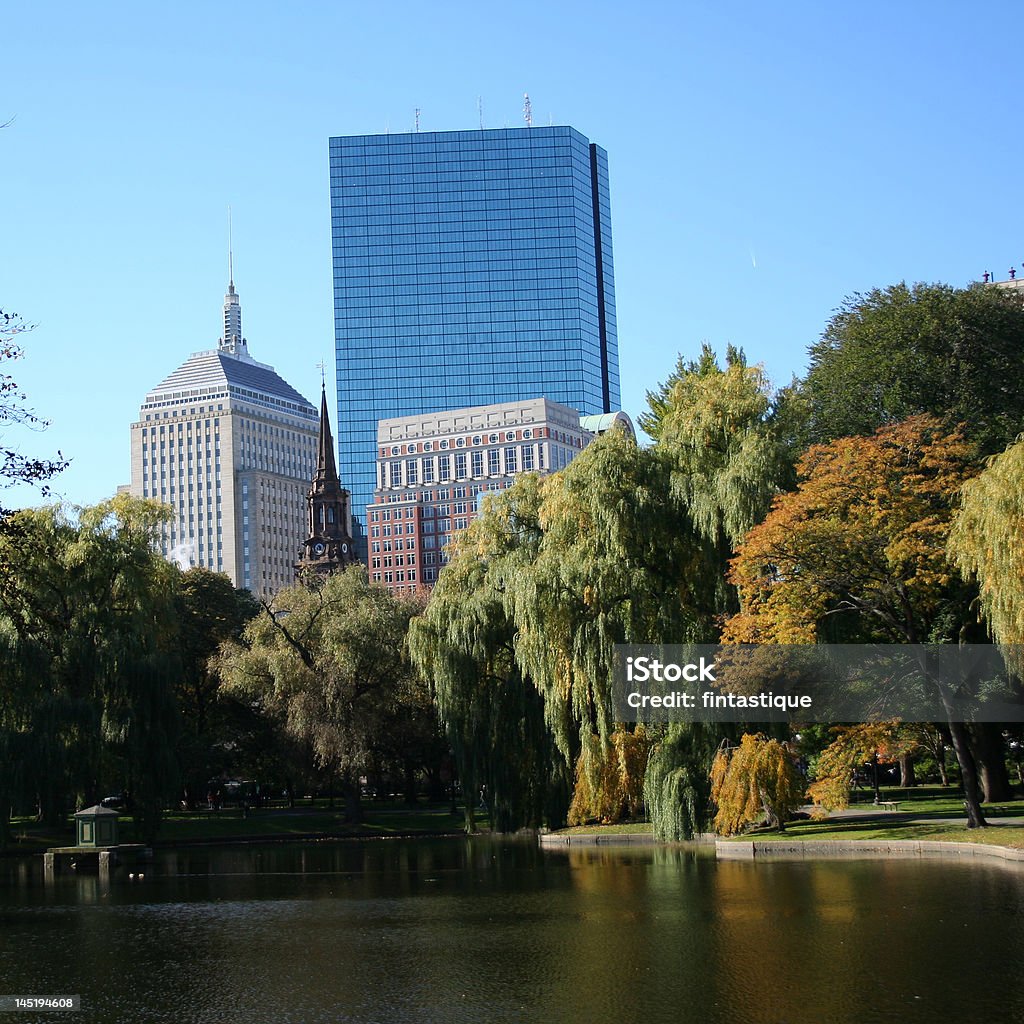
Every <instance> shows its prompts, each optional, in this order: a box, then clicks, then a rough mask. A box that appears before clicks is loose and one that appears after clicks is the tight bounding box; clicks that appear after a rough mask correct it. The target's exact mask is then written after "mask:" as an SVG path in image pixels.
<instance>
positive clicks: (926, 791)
mask: <svg viewBox="0 0 1024 1024" xmlns="http://www.w3.org/2000/svg"><path fill="white" fill-rule="evenodd" d="M911 793H913V795H912V796H911V795H910V794H911ZM860 798H861V799H860V801H859V802H858V803H854V804H851V805H850V808H849V810H848V811H847V812H845V816H842V817H831V818H825V819H821V820H815V819H810V820H800V821H793V822H790V823H789V824H788V825H787V826H786V831H785V832H777V831H772V830H768V829H755V830H753V831H750V832H746V833H744V834H743V835H741V836H736V837H734V838H735V839H736V840H739V841H743V840H746V841H750V840H752V839H754V840H757V841H758V842H773V841H779V840H782V841H789V842H791V841H792V840H794V839H801V840H802V839H808V840H815V839H819V840H820V839H873V840H878V839H928V840H936V841H941V842H957V843H988V844H991V845H994V846H1010V847H1014V848H1017V849H1021V848H1024V823H1018V822H1010V823H1005V824H1000V819H1003V818H1024V800H1007V801H1005V802H1003V803H1000V804H996V805H991V804H984V805H982V810H983V812H984V814H985V817H986V819H987V820H988V822H989V827H988V828H984V829H968V828H967V827H966V826H965V825H961V824H959V823H957V824H954V821H958V820H963V818H964V817H965V812H964V805H963V798H962V797H961V796H959V795H958V794H957V792H956V791H955V790H950V789H942V788H939V787H928V788H925V787H921V788H920V789H918V790H910V791H908V790H904V789H895V788H892V789H890V788H887V787H886V788H883V789H882V799H883V800H898V801H899V805H900V808H899V810H898V811H885V810H882V809H881V808H880V807H875V806H874V805H873V804H872V803H871V799H872V795H871V794H868V795H866V796H865V794H864V793H861V794H860ZM840 813H843V812H840ZM650 831H651V825H650V823H649V822H633V823H628V824H622V825H580V826H577V827H575V828H567V829H562V830H560V834H563V835H593V834H600V835H615V834H617V833H618V834H622V833H629V832H650Z"/></svg>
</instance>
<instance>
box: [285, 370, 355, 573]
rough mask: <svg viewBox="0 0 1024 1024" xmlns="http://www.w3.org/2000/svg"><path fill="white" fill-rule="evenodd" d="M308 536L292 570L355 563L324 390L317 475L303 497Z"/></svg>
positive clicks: (349, 514)
mask: <svg viewBox="0 0 1024 1024" xmlns="http://www.w3.org/2000/svg"><path fill="white" fill-rule="evenodd" d="M306 505H307V508H308V512H309V516H308V536H307V537H306V540H305V542H304V543H303V545H302V550H301V551H300V552H299V560H298V562H296V563H295V571H296V573H297V574H298V575H299V576H300V577H301V576H303V575H305V574H308V573H310V572H313V573H317V574H319V575H327V574H328V573H331V572H336V571H337V570H339V569H344V568H346V567H347V566H349V565H351V564H352V563H353V562H355V561H357V558H356V552H355V544H354V543H353V541H352V510H351V502H350V499H349V493H348V491H346V490H345V488H344V487H342V486H341V481H340V480H339V479H338V467H337V463H336V461H335V458H334V438H333V437H332V436H331V421H330V419H329V417H328V414H327V391H326V389H325V388H322V389H321V392H320V444H319V450H318V453H317V464H316V472H315V473H314V474H313V481H312V484H311V485H310V488H309V494H308V495H307V496H306Z"/></svg>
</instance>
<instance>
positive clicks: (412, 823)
mask: <svg viewBox="0 0 1024 1024" xmlns="http://www.w3.org/2000/svg"><path fill="white" fill-rule="evenodd" d="M363 814H364V820H363V823H362V824H360V825H348V824H345V822H344V820H343V811H342V809H341V807H340V804H339V806H338V809H337V810H330V809H329V808H328V807H327V806H326V805H325V804H323V803H317V804H312V805H309V806H301V807H296V808H294V809H289V808H264V809H260V810H250V811H249V812H248V813H247V814H243V813H242V810H241V809H240V808H235V807H232V808H226V809H224V810H221V811H218V812H212V811H208V810H200V811H193V812H188V813H186V812H180V813H173V814H169V815H167V816H166V817H165V818H164V821H163V825H162V826H161V828H160V835H159V839H158V841H157V845H160V844H161V843H188V842H215V841H217V840H219V839H223V840H245V839H257V838H267V837H269V838H274V839H287V838H289V837H298V836H309V835H316V836H352V837H360V836H366V837H370V836H398V835H425V834H433V835H437V834H446V835H447V834H451V835H455V834H458V833H460V832H461V831H462V826H463V817H462V813H461V811H460V812H459V814H458V816H454V817H453V815H452V813H451V808H450V807H449V806H448V805H447V804H445V805H444V806H427V805H426V804H420V805H418V806H416V807H414V808H407V807H405V806H404V805H401V804H378V805H374V804H367V805H364V806H363ZM477 822H478V827H484V828H485V827H486V826H487V817H486V815H478V816H477ZM11 832H12V834H13V836H14V842H12V843H11V844H10V845H9V847H8V850H9V852H13V853H17V852H19V851H24V852H27V853H31V852H36V851H39V850H45V849H47V848H48V847H51V846H70V845H71V844H72V843H73V842H74V826H73V824H72V823H71V821H70V819H69V822H68V824H67V825H66V826H65V827H64V828H43V827H42V826H39V825H37V824H36V823H35V822H34V821H32V820H31V819H15V820H14V821H13V822H12V823H11ZM120 839H121V841H122V842H126V843H131V842H137V841H138V840H137V838H136V835H135V827H134V824H133V823H132V820H131V817H130V815H124V816H123V817H122V819H121V828H120Z"/></svg>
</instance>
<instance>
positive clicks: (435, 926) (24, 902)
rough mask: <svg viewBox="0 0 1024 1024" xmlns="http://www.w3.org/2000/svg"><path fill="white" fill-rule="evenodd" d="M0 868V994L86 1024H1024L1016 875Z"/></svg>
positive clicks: (1023, 902)
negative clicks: (28, 997) (60, 1008)
mask: <svg viewBox="0 0 1024 1024" xmlns="http://www.w3.org/2000/svg"><path fill="white" fill-rule="evenodd" d="M0 870H2V871H3V874H2V875H0V978H2V979H3V982H2V984H0V991H2V992H5V993H14V992H24V993H41V992H56V991H58V990H59V991H62V992H79V993H81V995H82V996H83V1003H84V1005H85V1006H86V1009H85V1010H84V1011H83V1012H82V1013H81V1014H79V1015H77V1016H76V1017H75V1020H76V1021H77V1022H83V1021H90V1022H91V1021H97V1022H106V1021H123V1020H128V1019H133V1020H152V1021H163V1020H167V1021H196V1022H200V1021H201V1022H207V1021H210V1022H213V1021H225V1020H246V1021H256V1022H263V1021H268V1022H269V1021H275V1022H276V1021H293V1020H294V1021H304V1022H312V1021H352V1022H370V1021H381V1022H389V1024H391V1022H406V1021H409V1022H412V1021H416V1022H424V1021H426V1022H432V1021H437V1022H449V1021H456V1022H457V1021H474V1022H475V1021H496V1022H503V1021H527V1020H530V1021H532V1020H534V1019H536V1018H538V1017H543V1018H546V1019H547V1020H551V1021H557V1022H569V1024H574V1022H583V1021H586V1022H588V1024H589V1022H593V1021H604V1020H614V1021H622V1022H629V1021H637V1022H640V1021H642V1022H644V1024H648V1022H659V1021H672V1022H677V1021H701V1022H716V1021H738V1022H751V1024H754V1022H756V1024H762V1022H765V1024H767V1022H777V1021H789V1022H814V1024H821V1022H837V1024H845V1022H854V1021H856V1022H858V1024H859V1022H863V1021H901V1022H906V1021H918V1020H920V1021H928V1022H929V1024H934V1021H937V1020H949V1019H954V1018H957V1019H961V1020H964V1021H969V1020H979V1019H984V1020H987V1021H1003V1020H1006V1021H1010V1020H1020V1019H1024V994H1022V993H1024V985H1022V982H1024V966H1022V965H1024V873H1022V872H1019V871H1016V872H1015V871H1012V870H1007V869H1006V868H1004V867H1003V866H1002V865H985V866H982V865H975V864H971V865H960V864H956V863H953V864H947V863H944V862H923V863H921V862H912V861H879V860H871V861H841V862H837V861H821V862H805V861H800V862H785V863H760V862H758V863H750V862H738V861H725V862H718V861H716V860H715V859H714V855H713V852H712V851H710V850H708V849H706V848H693V849H686V848H657V847H644V848H636V847H631V848H622V849H613V848H609V847H599V848H578V847H577V848H569V849H567V850H564V851H563V850H556V851H551V852H543V851H540V850H539V849H537V848H536V846H535V845H534V844H532V843H531V842H527V841H522V842H499V841H494V842H492V841H488V840H485V839H474V840H468V841H462V840H423V841H418V842H410V841H389V842H380V841H378V842H363V843H311V844H303V845H279V846H272V847H263V848H258V847H230V848H226V849H222V850H216V849H212V848H194V849H187V850H186V849H182V850H175V851H168V852H165V853H161V854H159V855H158V857H157V858H156V860H155V861H154V862H153V863H152V864H151V865H147V866H146V868H145V874H146V877H145V879H144V880H143V881H135V882H131V881H129V880H128V879H127V877H126V876H125V875H124V874H117V875H115V876H114V878H113V879H112V880H111V882H110V883H109V884H107V883H101V882H100V880H99V879H98V878H97V877H95V876H93V877H91V878H90V877H81V878H80V877H75V876H65V877H62V878H59V879H58V880H57V883H56V884H54V885H51V886H44V885H43V884H42V876H41V871H39V873H38V876H37V875H36V874H35V872H34V870H32V871H30V870H28V869H27V868H25V867H24V865H19V864H15V863H12V862H7V863H6V864H4V865H3V866H2V868H0ZM976 964H984V965H985V967H984V970H983V971H982V969H981V968H980V967H974V966H971V965H976ZM993 979H995V980H996V982H997V983H995V984H993ZM39 1019H41V1020H45V1019H47V1018H45V1017H41V1018H39ZM53 1019H54V1020H61V1021H65V1022H66V1020H67V1018H66V1017H65V1016H57V1015H54V1016H53Z"/></svg>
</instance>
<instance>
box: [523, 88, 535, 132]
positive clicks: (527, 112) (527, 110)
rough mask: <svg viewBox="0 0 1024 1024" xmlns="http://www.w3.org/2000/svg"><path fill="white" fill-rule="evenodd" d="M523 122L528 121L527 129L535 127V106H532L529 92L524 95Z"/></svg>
mask: <svg viewBox="0 0 1024 1024" xmlns="http://www.w3.org/2000/svg"><path fill="white" fill-rule="evenodd" d="M523 120H524V121H526V127H527V128H532V127H533V106H532V105H531V104H530V94H529V93H528V92H524V93H523Z"/></svg>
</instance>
